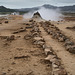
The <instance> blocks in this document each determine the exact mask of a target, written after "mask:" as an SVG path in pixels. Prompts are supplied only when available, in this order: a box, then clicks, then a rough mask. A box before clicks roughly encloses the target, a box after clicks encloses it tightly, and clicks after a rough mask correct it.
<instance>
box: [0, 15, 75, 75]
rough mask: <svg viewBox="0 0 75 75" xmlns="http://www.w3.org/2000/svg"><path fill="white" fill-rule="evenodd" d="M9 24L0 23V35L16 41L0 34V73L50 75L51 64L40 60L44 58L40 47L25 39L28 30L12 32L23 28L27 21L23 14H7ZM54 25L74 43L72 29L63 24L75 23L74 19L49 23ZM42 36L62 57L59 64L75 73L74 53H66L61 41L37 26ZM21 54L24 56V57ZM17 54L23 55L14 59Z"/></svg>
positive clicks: (70, 24)
mask: <svg viewBox="0 0 75 75" xmlns="http://www.w3.org/2000/svg"><path fill="white" fill-rule="evenodd" d="M10 17H11V19H9V20H8V22H9V23H4V22H5V20H4V21H2V24H0V36H11V35H14V36H15V40H13V41H7V40H6V39H3V38H1V37H0V75H52V74H51V71H52V69H51V64H50V63H48V62H47V63H45V62H44V61H43V59H44V58H45V57H46V55H45V54H44V51H43V49H42V48H38V47H37V46H35V45H33V44H32V41H31V40H26V39H24V36H25V35H26V34H29V32H30V30H31V29H27V30H26V31H24V32H20V33H17V34H12V33H13V32H14V31H17V30H19V29H21V28H25V27H26V26H25V25H24V23H26V22H27V23H29V22H28V20H26V19H23V18H22V16H10ZM51 23H52V24H54V25H55V26H57V27H58V28H59V29H60V30H62V32H63V33H64V34H65V35H66V36H68V37H70V39H71V40H73V41H74V42H75V31H72V30H68V29H66V27H69V26H75V22H74V21H73V22H64V21H63V22H51ZM39 29H40V31H41V35H42V37H43V38H44V40H45V41H46V44H48V45H50V46H51V47H52V48H53V49H54V50H55V52H56V53H57V55H58V57H59V58H61V61H62V62H61V63H62V64H63V65H64V67H65V69H66V70H67V72H68V74H69V75H75V71H74V70H75V55H74V54H71V53H69V52H68V51H66V50H65V48H64V47H63V45H62V44H63V43H59V42H58V41H57V40H54V39H52V37H51V36H50V35H48V34H47V33H46V32H45V30H44V29H43V28H42V27H41V26H39ZM22 56H25V57H24V58H23V57H22ZM16 57H22V58H19V59H17V58H16Z"/></svg>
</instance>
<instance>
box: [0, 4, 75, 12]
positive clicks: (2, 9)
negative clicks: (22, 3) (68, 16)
mask: <svg viewBox="0 0 75 75" xmlns="http://www.w3.org/2000/svg"><path fill="white" fill-rule="evenodd" d="M41 7H44V8H48V9H57V8H59V9H61V11H75V5H73V6H61V7H57V6H53V5H49V4H44V5H42V6H37V7H32V8H21V9H10V8H6V7H4V6H0V12H26V11H34V10H38V9H40V8H41Z"/></svg>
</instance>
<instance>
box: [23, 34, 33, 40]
mask: <svg viewBox="0 0 75 75" xmlns="http://www.w3.org/2000/svg"><path fill="white" fill-rule="evenodd" d="M31 38H32V36H31V35H29V34H27V35H25V36H24V39H26V40H29V39H31Z"/></svg>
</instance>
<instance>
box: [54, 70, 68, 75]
mask: <svg viewBox="0 0 75 75" xmlns="http://www.w3.org/2000/svg"><path fill="white" fill-rule="evenodd" d="M53 75H68V74H67V72H66V70H64V69H63V70H60V69H55V70H54V71H53Z"/></svg>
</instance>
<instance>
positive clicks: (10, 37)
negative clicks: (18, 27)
mask: <svg viewBox="0 0 75 75" xmlns="http://www.w3.org/2000/svg"><path fill="white" fill-rule="evenodd" d="M12 40H15V36H14V35H11V36H9V37H8V38H7V41H12Z"/></svg>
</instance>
